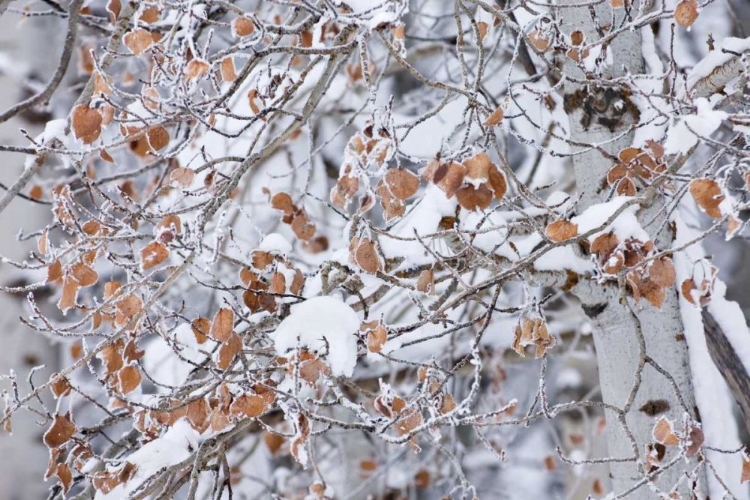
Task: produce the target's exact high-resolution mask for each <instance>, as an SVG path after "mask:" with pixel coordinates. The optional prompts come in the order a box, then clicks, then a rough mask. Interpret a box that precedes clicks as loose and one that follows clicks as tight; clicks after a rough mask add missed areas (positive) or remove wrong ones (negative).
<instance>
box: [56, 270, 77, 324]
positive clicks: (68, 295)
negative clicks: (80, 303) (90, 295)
mask: <svg viewBox="0 0 750 500" xmlns="http://www.w3.org/2000/svg"><path fill="white" fill-rule="evenodd" d="M80 289H81V285H79V284H78V280H76V279H75V278H74V277H73V276H71V275H69V274H66V275H65V277H64V278H63V286H62V295H61V296H60V300H59V301H58V302H57V307H58V308H59V309H60V310H61V311H62V313H63V314H65V313H66V312H67V311H68V310H69V309H73V308H75V307H76V298H77V297H78V290H80Z"/></svg>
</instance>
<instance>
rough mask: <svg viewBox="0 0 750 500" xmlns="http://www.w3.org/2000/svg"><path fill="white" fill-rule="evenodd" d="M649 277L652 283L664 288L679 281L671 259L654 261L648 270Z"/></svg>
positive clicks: (663, 258)
mask: <svg viewBox="0 0 750 500" xmlns="http://www.w3.org/2000/svg"><path fill="white" fill-rule="evenodd" d="M648 275H649V278H650V279H651V281H653V282H654V283H656V284H657V285H659V286H662V287H670V286H672V285H674V282H675V280H676V279H677V274H676V272H675V268H674V264H672V259H670V258H669V257H662V258H660V259H657V260H655V261H653V262H652V263H651V266H650V267H649V268H648Z"/></svg>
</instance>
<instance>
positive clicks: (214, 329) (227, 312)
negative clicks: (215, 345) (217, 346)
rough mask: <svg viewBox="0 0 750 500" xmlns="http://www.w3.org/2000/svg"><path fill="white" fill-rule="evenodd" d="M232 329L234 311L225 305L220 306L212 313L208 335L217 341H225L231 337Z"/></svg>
mask: <svg viewBox="0 0 750 500" xmlns="http://www.w3.org/2000/svg"><path fill="white" fill-rule="evenodd" d="M233 329H234V312H233V311H232V310H231V309H229V308H227V307H222V308H221V309H219V310H218V311H217V312H216V314H215V315H214V319H213V321H212V322H211V329H210V330H209V332H208V335H209V336H210V337H211V338H213V339H216V340H218V341H219V342H225V341H227V340H229V339H230V338H231V336H232V330H233Z"/></svg>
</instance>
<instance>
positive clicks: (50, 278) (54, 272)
mask: <svg viewBox="0 0 750 500" xmlns="http://www.w3.org/2000/svg"><path fill="white" fill-rule="evenodd" d="M62 277H63V268H62V264H60V261H59V260H56V261H55V262H53V263H52V264H50V265H49V266H47V283H54V282H56V281H58V280H59V279H61V278H62Z"/></svg>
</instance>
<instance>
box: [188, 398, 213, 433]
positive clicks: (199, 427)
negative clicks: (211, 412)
mask: <svg viewBox="0 0 750 500" xmlns="http://www.w3.org/2000/svg"><path fill="white" fill-rule="evenodd" d="M208 409H209V408H208V404H207V403H206V400H205V399H204V398H200V399H196V400H195V401H193V402H191V403H190V404H189V405H188V408H187V415H186V416H187V419H188V422H190V425H191V426H192V427H193V429H195V430H196V431H198V432H204V431H205V430H206V429H207V428H208V425H209V421H208Z"/></svg>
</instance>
